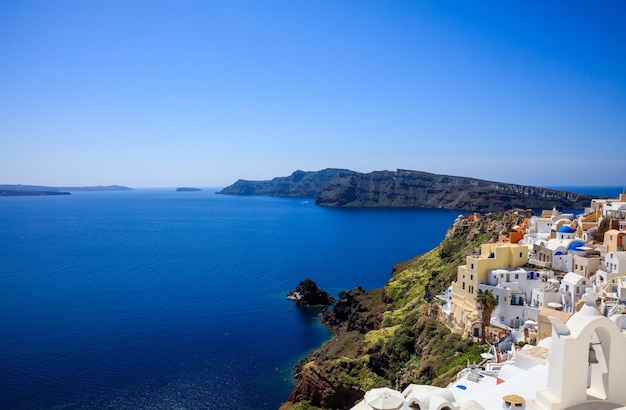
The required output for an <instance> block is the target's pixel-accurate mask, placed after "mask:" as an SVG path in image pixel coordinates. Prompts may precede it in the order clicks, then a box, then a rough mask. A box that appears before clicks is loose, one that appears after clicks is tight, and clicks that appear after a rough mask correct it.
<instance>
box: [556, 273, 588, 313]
mask: <svg viewBox="0 0 626 410" xmlns="http://www.w3.org/2000/svg"><path fill="white" fill-rule="evenodd" d="M587 282H588V280H587V278H585V277H584V276H582V275H579V274H577V273H573V272H569V273H567V274H566V275H565V276H564V277H563V279H562V280H561V286H560V287H559V293H560V294H561V296H562V298H563V299H562V300H563V301H562V302H561V303H562V304H563V311H564V312H567V313H573V312H574V310H575V308H576V304H577V303H578V301H579V300H580V299H581V298H582V296H583V294H584V293H585V290H586V288H587Z"/></svg>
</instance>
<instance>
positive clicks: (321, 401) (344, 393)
mask: <svg viewBox="0 0 626 410" xmlns="http://www.w3.org/2000/svg"><path fill="white" fill-rule="evenodd" d="M332 373H333V371H332V369H320V368H318V367H317V365H315V363H311V364H310V365H309V366H308V367H307V368H306V369H305V370H304V371H303V372H302V374H301V375H300V379H299V383H298V384H297V385H296V387H295V388H294V389H293V391H292V392H291V394H290V395H289V399H288V404H285V405H283V406H281V409H288V408H290V405H291V404H295V403H299V402H302V401H306V402H308V403H309V404H310V405H313V406H317V407H321V408H324V409H349V408H350V407H352V403H354V402H355V401H357V400H359V399H361V398H362V397H363V394H365V392H364V391H363V390H361V389H358V388H355V387H354V386H350V385H347V384H343V383H337V381H336V380H332V379H330V378H329V377H328V375H330V374H332Z"/></svg>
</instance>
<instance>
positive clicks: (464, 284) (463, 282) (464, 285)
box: [463, 282, 465, 290]
mask: <svg viewBox="0 0 626 410" xmlns="http://www.w3.org/2000/svg"><path fill="white" fill-rule="evenodd" d="M463 290H465V282H463Z"/></svg>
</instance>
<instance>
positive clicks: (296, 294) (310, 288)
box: [287, 278, 335, 307]
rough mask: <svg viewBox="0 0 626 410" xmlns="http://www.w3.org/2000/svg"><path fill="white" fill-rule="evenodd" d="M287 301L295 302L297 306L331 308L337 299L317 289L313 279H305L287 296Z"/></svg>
mask: <svg viewBox="0 0 626 410" xmlns="http://www.w3.org/2000/svg"><path fill="white" fill-rule="evenodd" d="M287 299H289V300H293V301H294V302H295V304H296V306H302V307H307V306H310V307H313V306H330V305H332V304H333V303H335V298H333V297H332V296H330V295H329V294H328V293H327V292H325V291H323V290H322V289H320V288H318V287H317V284H315V282H313V281H312V280H311V279H308V278H307V279H305V280H303V281H302V282H300V284H299V285H298V286H297V287H296V290H292V291H291V292H289V294H288V295H287Z"/></svg>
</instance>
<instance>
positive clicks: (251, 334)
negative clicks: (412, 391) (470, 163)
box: [0, 190, 459, 409]
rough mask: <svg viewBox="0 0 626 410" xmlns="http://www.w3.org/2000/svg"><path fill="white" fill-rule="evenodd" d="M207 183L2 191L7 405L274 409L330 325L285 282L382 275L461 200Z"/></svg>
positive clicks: (430, 238) (380, 278)
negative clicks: (291, 194) (437, 203)
mask: <svg viewBox="0 0 626 410" xmlns="http://www.w3.org/2000/svg"><path fill="white" fill-rule="evenodd" d="M213 192H214V190H205V191H203V192H188V193H177V192H174V191H173V190H138V191H132V192H108V193H106V192H96V193H87V192H85V193H74V194H72V195H71V196H58V197H55V196H51V197H5V198H0V408H2V409H77V408H97V409H100V408H116V409H117V408H120V409H137V408H139V409H142V408H143V409H148V408H149V409H165V408H167V409H172V408H174V409H198V408H208V409H217V408H221V409H235V408H241V407H250V408H258V409H276V408H277V407H278V406H279V405H280V403H282V402H283V401H284V400H285V399H286V398H287V396H288V395H289V392H290V391H291V389H292V387H293V380H292V376H291V366H292V365H293V364H294V362H295V361H296V360H297V359H298V358H299V357H301V356H302V355H303V354H304V353H305V352H306V351H308V350H310V349H312V348H314V347H316V346H318V345H319V344H320V343H322V342H323V341H324V340H326V339H327V337H328V334H327V332H326V330H325V329H324V328H323V327H322V326H320V325H319V324H318V323H317V321H316V319H315V312H308V311H301V310H298V309H295V308H294V307H293V306H292V304H291V302H289V301H286V300H285V295H286V293H287V292H288V291H289V290H290V289H293V288H294V287H295V286H296V285H297V284H298V283H299V281H300V280H302V279H304V278H306V277H310V278H311V279H313V280H314V281H316V282H317V283H318V285H319V286H320V287H322V288H324V289H326V290H328V291H330V292H331V293H333V294H335V295H336V294H337V293H338V292H339V291H340V290H344V289H351V288H353V287H355V286H356V285H361V286H363V287H365V288H375V287H381V286H382V285H383V284H384V283H385V282H386V281H387V279H388V278H389V275H390V272H391V268H392V266H393V264H394V263H396V262H398V261H400V260H405V259H408V258H411V257H413V256H415V255H417V254H419V253H421V252H424V251H426V250H428V249H430V248H432V247H434V246H436V245H437V244H438V243H439V242H440V241H441V239H442V238H443V236H444V234H445V230H446V228H447V227H448V226H449V225H450V224H451V223H452V222H453V220H454V218H455V217H456V215H457V214H458V213H459V212H458V211H445V210H366V209H360V210H358V209H353V210H345V209H329V208H321V207H317V206H315V205H314V204H313V201H312V200H310V201H307V200H300V199H295V200H294V199H279V198H265V197H236V196H222V195H214V194H213Z"/></svg>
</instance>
